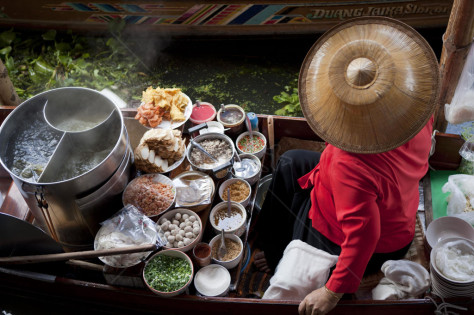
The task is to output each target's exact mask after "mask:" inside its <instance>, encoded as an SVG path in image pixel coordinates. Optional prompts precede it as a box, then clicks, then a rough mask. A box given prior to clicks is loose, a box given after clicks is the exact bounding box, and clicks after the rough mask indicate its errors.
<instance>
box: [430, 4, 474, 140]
mask: <svg viewBox="0 0 474 315" xmlns="http://www.w3.org/2000/svg"><path fill="white" fill-rule="evenodd" d="M473 35H474V1H472V0H455V1H454V4H453V8H452V10H451V16H450V18H449V23H448V26H447V28H446V33H445V34H444V36H443V49H442V52H441V60H440V72H441V73H440V74H441V87H440V98H439V108H438V110H437V113H436V118H435V126H434V128H435V129H436V130H439V131H441V132H444V131H446V127H447V126H448V122H447V121H446V117H445V116H444V105H445V104H446V103H448V104H449V103H450V102H451V100H452V98H453V95H454V92H455V90H456V87H457V85H458V81H459V77H460V76H461V73H462V70H463V67H464V63H465V61H466V57H467V54H468V52H469V48H470V44H471V42H472V38H473Z"/></svg>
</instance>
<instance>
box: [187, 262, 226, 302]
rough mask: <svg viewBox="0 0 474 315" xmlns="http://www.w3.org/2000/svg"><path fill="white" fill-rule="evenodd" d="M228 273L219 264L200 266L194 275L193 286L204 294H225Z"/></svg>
mask: <svg viewBox="0 0 474 315" xmlns="http://www.w3.org/2000/svg"><path fill="white" fill-rule="evenodd" d="M229 286H230V273H229V271H228V270H227V269H226V268H224V267H223V266H221V265H217V264H211V265H208V266H206V267H203V268H201V269H200V270H199V271H198V272H197V273H196V276H195V277H194V287H195V288H196V290H197V291H198V292H199V294H201V295H204V296H226V295H227V293H228V292H229Z"/></svg>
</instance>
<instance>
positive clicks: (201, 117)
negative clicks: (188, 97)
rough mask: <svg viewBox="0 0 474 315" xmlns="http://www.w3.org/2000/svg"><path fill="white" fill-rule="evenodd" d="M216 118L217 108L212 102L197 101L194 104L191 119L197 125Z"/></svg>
mask: <svg viewBox="0 0 474 315" xmlns="http://www.w3.org/2000/svg"><path fill="white" fill-rule="evenodd" d="M214 118H216V108H215V107H214V105H212V104H211V103H207V102H196V104H194V105H193V110H192V112H191V116H190V117H189V120H191V122H192V123H193V124H195V125H199V124H203V123H205V122H209V121H212V120H214Z"/></svg>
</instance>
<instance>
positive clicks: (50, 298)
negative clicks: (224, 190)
mask: <svg viewBox="0 0 474 315" xmlns="http://www.w3.org/2000/svg"><path fill="white" fill-rule="evenodd" d="M13 109H14V107H1V108H0V117H1V119H2V121H3V120H4V119H5V117H7V116H8V114H9V113H10V112H11V111H12V110H13ZM135 112H136V109H124V110H122V113H123V116H124V118H125V119H133V117H134V115H135ZM258 118H259V129H260V130H261V131H262V133H263V134H264V135H265V136H266V137H267V139H269V143H270V149H273V148H279V149H280V146H279V144H283V143H293V144H294V143H295V142H296V141H303V142H304V143H305V144H306V142H305V141H315V142H316V143H318V142H320V141H321V139H319V138H317V136H315V134H314V133H313V132H312V130H311V128H310V127H309V125H308V124H307V122H306V120H305V119H304V118H291V117H283V116H267V115H258ZM287 139H295V142H291V141H290V142H288V141H287ZM463 142H464V141H463V140H462V138H461V137H460V136H459V135H453V134H444V133H437V134H436V152H437V153H435V154H434V155H433V156H432V157H431V159H430V165H431V166H432V167H435V168H436V169H456V168H457V167H458V166H459V163H460V159H459V155H458V154H453V152H454V153H456V152H458V150H459V148H460V146H461V145H462V144H463ZM275 151H278V150H275ZM275 151H272V150H269V151H268V153H267V155H266V156H265V157H264V171H263V172H264V173H263V174H262V175H266V174H269V173H271V170H272V168H273V167H274V162H275V160H274V159H272V157H271V156H272V155H273V154H274V153H276V152H275ZM0 182H1V185H2V187H3V188H2V189H4V190H5V193H6V195H5V201H4V202H3V205H2V207H1V212H2V213H6V214H9V215H12V216H15V217H17V218H19V219H21V220H25V221H27V222H32V220H33V217H32V215H31V213H30V212H29V210H28V207H27V206H26V204H25V201H24V200H23V197H22V196H21V195H20V194H19V191H18V188H17V187H16V186H15V184H14V183H12V180H11V178H10V177H9V175H8V174H7V173H6V172H5V171H4V172H2V173H1V176H0ZM424 186H425V187H426V188H428V187H429V177H426V178H425V179H424ZM425 196H430V194H429V191H428V190H426V191H425ZM430 209H431V199H430V198H425V212H426V213H427V215H426V218H427V222H426V223H427V224H429V222H428V221H429V220H431V219H432V216H431V215H429V213H430V211H431V210H430ZM84 264H85V265H86V268H84V266H82V267H80V268H79V267H77V265H74V264H68V263H64V262H62V263H41V264H35V265H23V266H20V267H19V266H15V267H14V268H11V266H0V277H1V279H2V281H1V282H0V296H1V297H2V299H3V298H7V297H9V296H23V297H25V296H27V297H28V298H29V299H35V300H38V301H47V302H48V303H50V304H51V305H56V303H57V304H59V305H70V306H71V307H75V308H77V310H85V309H88V308H90V309H95V310H96V311H97V312H101V311H106V310H107V311H111V312H114V313H131V312H133V313H137V314H140V313H147V312H157V313H163V314H189V312H193V313H196V314H222V313H228V314H242V313H243V312H245V313H246V314H263V313H265V314H267V313H272V312H273V313H277V314H295V313H296V312H297V309H298V304H299V301H275V300H271V301H270V300H261V299H258V298H255V297H254V298H249V297H241V296H236V295H235V294H233V293H232V292H231V293H230V294H229V295H228V296H226V297H204V296H199V295H196V294H193V293H192V292H189V291H188V294H182V295H179V296H176V297H172V298H162V297H159V296H157V295H155V294H154V293H152V292H151V291H149V290H147V289H146V288H143V287H137V286H136V285H135V286H134V285H127V286H124V285H121V284H118V285H117V284H111V283H109V281H107V279H106V277H103V272H105V271H104V270H103V269H102V267H101V266H99V267H97V264H94V263H92V264H91V265H92V266H93V267H92V268H90V269H92V270H90V269H87V262H84ZM241 267H242V266H241V265H239V268H238V270H239V271H240V268H241ZM118 276H120V275H118ZM122 276H125V273H124V274H123V275H122ZM237 278H238V277H237ZM138 280H140V279H138ZM237 281H238V279H237ZM446 301H447V302H449V303H453V304H455V305H458V306H462V307H466V308H467V312H472V310H473V309H474V298H453V299H446ZM435 309H436V306H435V304H434V302H433V301H431V300H429V299H407V300H399V301H374V300H360V299H355V297H354V296H348V297H347V298H344V299H343V300H341V301H340V302H339V304H338V305H337V307H336V308H335V309H334V310H333V313H334V314H347V313H349V312H356V313H364V314H376V313H379V312H380V311H382V310H383V312H384V313H386V314H395V313H397V314H398V313H400V312H410V313H411V312H416V313H417V314H431V313H433V311H434V310H435Z"/></svg>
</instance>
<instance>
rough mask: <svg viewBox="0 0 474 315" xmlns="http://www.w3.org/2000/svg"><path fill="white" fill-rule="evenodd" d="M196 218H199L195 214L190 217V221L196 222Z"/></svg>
mask: <svg viewBox="0 0 474 315" xmlns="http://www.w3.org/2000/svg"><path fill="white" fill-rule="evenodd" d="M196 220H197V219H196V217H195V216H193V215H192V216H190V217H189V221H191V222H194V221H196Z"/></svg>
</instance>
